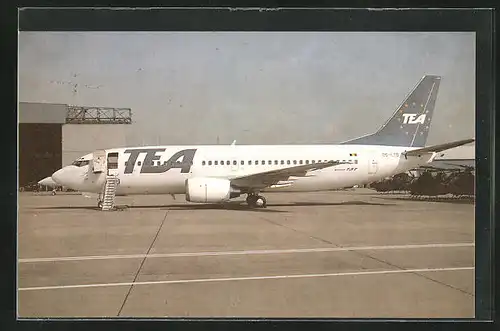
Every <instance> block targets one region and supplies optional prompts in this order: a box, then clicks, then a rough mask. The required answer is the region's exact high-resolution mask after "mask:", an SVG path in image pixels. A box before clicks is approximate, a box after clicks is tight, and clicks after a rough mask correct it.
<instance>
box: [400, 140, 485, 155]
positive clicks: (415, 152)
mask: <svg viewBox="0 0 500 331" xmlns="http://www.w3.org/2000/svg"><path fill="white" fill-rule="evenodd" d="M473 141H475V139H474V138H471V139H464V140H457V141H453V142H450V143H445V144H440V145H434V146H429V147H423V148H419V149H414V150H411V151H408V152H406V153H405V154H406V155H407V156H418V155H422V154H427V153H437V152H442V151H445V150H447V149H450V148H455V147H458V146H462V145H465V144H468V143H471V142H473Z"/></svg>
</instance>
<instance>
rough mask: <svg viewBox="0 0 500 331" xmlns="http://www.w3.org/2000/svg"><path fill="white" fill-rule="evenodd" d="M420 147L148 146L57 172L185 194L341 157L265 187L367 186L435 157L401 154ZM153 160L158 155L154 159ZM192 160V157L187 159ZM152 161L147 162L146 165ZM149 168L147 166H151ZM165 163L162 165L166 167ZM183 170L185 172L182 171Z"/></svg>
mask: <svg viewBox="0 0 500 331" xmlns="http://www.w3.org/2000/svg"><path fill="white" fill-rule="evenodd" d="M138 149H141V150H148V149H149V150H153V149H155V150H156V151H155V152H150V153H149V157H148V153H147V152H141V153H139V154H138V153H137V152H136V153H135V154H136V155H137V158H136V160H135V162H134V163H133V165H132V163H131V162H132V161H133V154H134V153H133V152H131V150H138ZM412 149H415V148H411V147H410V148H409V147H395V146H376V145H258V146H256V145H237V146H227V145H224V146H223V145H213V146H208V145H205V146H203V145H202V146H147V147H133V148H115V149H108V150H106V153H107V154H108V155H109V153H113V152H115V153H118V167H117V169H109V170H105V171H103V172H97V173H95V172H94V171H93V167H92V158H93V154H88V155H86V156H84V157H82V160H89V162H90V164H88V165H83V166H75V165H71V166H66V167H64V168H62V169H61V170H59V171H57V172H56V173H54V175H53V177H52V178H53V179H54V180H55V181H56V182H58V183H61V184H62V185H64V186H66V187H69V188H71V189H74V190H78V191H81V192H94V193H100V192H102V189H103V185H104V183H105V180H106V176H107V174H110V173H111V172H114V174H115V175H117V176H118V178H119V180H120V183H119V185H118V188H117V192H116V193H117V194H119V195H120V194H121V195H123V194H124V195H134V194H184V193H185V181H186V179H188V178H193V177H217V178H227V179H232V178H235V177H240V176H244V175H250V174H254V173H260V172H265V171H270V170H276V169H279V168H290V167H293V166H298V165H301V164H310V163H311V162H320V161H321V162H324V161H330V160H339V161H344V162H349V163H348V164H340V165H336V166H332V167H328V168H324V169H320V170H315V171H311V174H312V175H313V176H310V177H299V178H297V179H296V180H295V181H294V182H293V184H291V185H289V186H286V187H281V188H267V189H265V190H264V191H280V192H297V191H301V192H311V191H322V190H332V189H339V188H344V187H351V186H354V185H357V184H367V183H370V182H373V181H377V180H380V179H382V178H385V177H388V176H392V175H394V174H397V173H401V172H405V171H407V170H410V169H412V168H415V167H418V166H421V165H424V164H426V163H428V162H429V161H431V159H432V155H430V154H426V155H423V156H421V157H415V156H413V157H408V158H405V156H404V155H403V154H402V153H403V152H405V151H409V150H412ZM183 150H184V151H185V150H196V151H195V152H194V156H193V158H192V159H191V161H189V160H188V163H189V164H184V165H183V167H184V169H181V168H180V167H181V166H180V165H179V164H178V165H177V166H174V167H172V168H170V169H168V167H166V166H165V165H166V164H171V163H170V162H172V161H179V162H181V164H182V162H184V161H185V160H184V157H182V153H181V154H179V155H181V157H180V158H179V159H176V158H177V157H174V159H172V156H173V155H174V154H176V153H178V152H180V151H183ZM151 159H153V160H152V161H151ZM188 159H189V158H188ZM145 161H148V162H147V163H148V164H145ZM146 166H147V167H149V170H148V169H145V168H147V167H146ZM162 167H163V168H162ZM181 170H182V171H181Z"/></svg>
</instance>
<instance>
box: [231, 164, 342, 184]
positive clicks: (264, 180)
mask: <svg viewBox="0 0 500 331" xmlns="http://www.w3.org/2000/svg"><path fill="white" fill-rule="evenodd" d="M339 164H347V162H339V161H328V162H317V163H312V164H305V165H299V166H293V167H288V168H282V169H277V170H270V171H264V172H259V173H255V174H251V175H246V176H239V177H234V178H231V183H232V184H233V185H234V186H238V187H245V188H266V187H272V186H275V187H277V186H288V185H291V184H292V183H293V181H294V180H295V178H293V177H309V176H314V175H311V174H309V172H310V171H314V170H319V169H323V168H328V167H332V166H336V165H339Z"/></svg>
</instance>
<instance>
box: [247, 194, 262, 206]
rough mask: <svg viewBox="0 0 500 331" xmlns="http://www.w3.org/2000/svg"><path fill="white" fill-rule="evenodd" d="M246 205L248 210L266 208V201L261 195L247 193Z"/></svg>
mask: <svg viewBox="0 0 500 331" xmlns="http://www.w3.org/2000/svg"><path fill="white" fill-rule="evenodd" d="M247 204H248V206H249V207H250V208H266V207H267V201H266V198H264V197H263V196H262V195H258V194H255V193H249V194H248V196H247Z"/></svg>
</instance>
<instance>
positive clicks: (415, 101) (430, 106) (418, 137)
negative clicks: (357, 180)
mask: <svg viewBox="0 0 500 331" xmlns="http://www.w3.org/2000/svg"><path fill="white" fill-rule="evenodd" d="M440 82H441V77H440V76H434V75H426V76H424V77H422V79H421V80H420V81H419V82H418V84H417V85H416V86H415V88H414V89H413V90H412V91H411V92H410V94H409V95H408V96H407V97H406V99H405V100H404V101H403V103H401V105H400V106H399V107H398V108H397V109H396V111H395V112H394V114H393V115H392V117H391V118H390V119H389V120H388V121H387V122H386V123H385V124H384V125H383V126H382V127H381V128H380V129H379V130H378V131H377V132H375V133H373V134H369V135H366V136H363V137H359V138H355V139H352V140H348V141H345V142H342V143H341V144H346V145H349V144H350V145H389V146H404V147H424V146H425V143H426V141H427V136H428V135H429V128H430V126H431V121H432V117H433V114H434V105H435V103H436V98H437V94H438V89H439V83H440Z"/></svg>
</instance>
